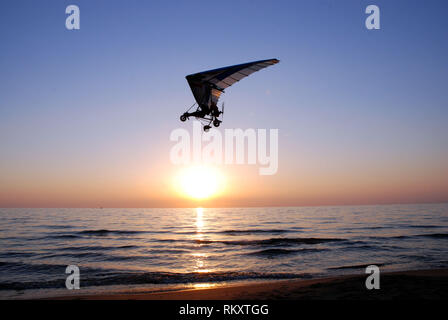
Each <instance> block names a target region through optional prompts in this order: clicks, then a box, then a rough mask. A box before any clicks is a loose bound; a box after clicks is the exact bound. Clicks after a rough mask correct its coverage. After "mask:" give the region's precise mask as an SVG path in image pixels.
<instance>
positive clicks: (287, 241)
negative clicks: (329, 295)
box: [193, 238, 346, 246]
mask: <svg viewBox="0 0 448 320" xmlns="http://www.w3.org/2000/svg"><path fill="white" fill-rule="evenodd" d="M193 241H194V242H195V243H198V244H214V243H219V244H226V245H239V246H244V245H252V246H253V245H261V246H264V245H273V246H278V245H291V244H319V243H326V242H335V241H346V239H341V238H269V239H261V240H230V241H228V240H193Z"/></svg>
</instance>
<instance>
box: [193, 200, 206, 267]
mask: <svg viewBox="0 0 448 320" xmlns="http://www.w3.org/2000/svg"><path fill="white" fill-rule="evenodd" d="M203 216H204V209H203V208H196V235H195V240H203V239H204V236H203V229H204V219H203ZM200 247H201V245H199V248H200ZM192 256H193V258H194V260H195V266H194V269H195V272H198V273H207V272H210V270H209V269H206V268H205V258H207V254H206V253H203V252H194V253H192Z"/></svg>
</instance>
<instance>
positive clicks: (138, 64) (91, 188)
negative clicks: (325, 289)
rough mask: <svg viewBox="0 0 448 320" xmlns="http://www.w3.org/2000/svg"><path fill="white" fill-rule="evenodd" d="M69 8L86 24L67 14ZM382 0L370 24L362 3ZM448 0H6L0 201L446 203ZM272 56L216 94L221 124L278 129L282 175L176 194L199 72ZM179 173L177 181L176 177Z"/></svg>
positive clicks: (0, 44)
mask: <svg viewBox="0 0 448 320" xmlns="http://www.w3.org/2000/svg"><path fill="white" fill-rule="evenodd" d="M70 4H75V5H78V6H79V8H80V30H71V31H70V30H67V29H66V28H65V19H66V17H67V15H66V14H65V8H66V7H67V6H68V5H70ZM370 4H375V5H377V6H378V7H379V8H380V26H381V29H380V30H367V29H366V27H365V19H366V17H367V14H365V8H366V7H367V5H370ZM446 12H448V3H447V2H446V1H434V0H429V1H422V0H420V1H412V0H409V1H404V0H403V1H399V0H396V1H377V0H373V1H355V0H347V1H336V0H326V1H323V0H322V1H316V0H307V1H297V0H294V1H248V0H241V1H224V2H217V1H183V0H181V1H137V0H131V1H118V0H116V1H115V0H114V1H105V0H104V1H103V0H94V1H92V0H89V1H85V0H71V1H50V0H48V1H47V0H46V1H42V0H41V1H22V0H14V1H12V0H7V1H1V2H0V14H1V18H0V150H1V151H0V207H99V206H102V207H191V206H197V205H202V206H211V207H220V206H230V207H232V206H234V207H241V206H296V205H297V206H314V205H357V204H385V203H417V202H445V201H448V148H447V146H448V126H447V125H446V124H447V120H448V82H447V81H446V79H447V74H448V61H447V57H448V41H447V38H448V21H447V19H446ZM269 58H278V59H279V60H280V63H279V64H277V65H275V66H272V67H269V68H267V69H265V70H262V71H260V72H258V73H255V74H253V75H251V76H250V77H248V78H247V79H243V80H242V81H241V82H239V83H237V84H235V85H234V86H232V87H231V88H228V89H227V90H226V93H225V95H223V97H222V100H223V101H225V104H226V110H225V112H226V113H225V118H224V122H223V124H222V126H221V127H220V130H224V129H226V128H242V129H246V128H265V129H268V130H269V129H274V128H275V129H278V130H279V153H278V159H279V166H278V172H277V173H276V174H275V175H271V176H260V175H259V174H258V167H257V166H253V165H223V166H221V167H220V171H221V173H222V174H223V176H225V186H224V187H223V189H222V190H221V192H220V194H219V195H217V196H215V197H212V198H210V199H206V200H201V201H197V200H193V199H191V198H188V197H184V196H182V195H180V194H179V193H178V192H177V190H176V176H177V173H178V171H179V170H181V168H179V166H176V165H174V164H172V163H171V162H170V159H169V154H170V149H171V148H172V146H173V144H174V143H173V142H172V141H170V140H169V137H170V133H171V132H172V131H173V130H174V129H177V128H184V129H187V130H191V128H192V123H191V121H190V122H185V123H181V122H180V121H179V116H180V114H182V113H183V112H184V111H185V110H186V109H187V108H188V107H189V106H190V105H192V104H193V102H194V99H193V96H192V94H191V91H190V89H189V87H188V85H187V82H186V80H185V76H186V75H187V74H191V73H196V72H199V71H203V70H208V69H213V68H218V67H223V66H228V65H233V64H239V63H243V62H249V61H253V60H261V59H269ZM173 181H174V182H173Z"/></svg>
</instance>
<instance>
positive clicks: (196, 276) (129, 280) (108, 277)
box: [0, 271, 310, 290]
mask: <svg viewBox="0 0 448 320" xmlns="http://www.w3.org/2000/svg"><path fill="white" fill-rule="evenodd" d="M299 278H310V275H308V274H297V273H264V272H237V271H234V272H233V271H228V272H209V273H200V272H199V273H198V272H190V273H170V272H142V273H115V274H105V275H95V276H93V275H92V276H84V277H83V278H82V286H83V287H90V286H109V285H138V284H142V285H143V284H176V283H202V282H217V281H232V280H255V279H258V280H271V279H272V280H273V279H299ZM44 288H65V277H64V278H61V279H53V280H49V281H29V282H0V290H27V289H44Z"/></svg>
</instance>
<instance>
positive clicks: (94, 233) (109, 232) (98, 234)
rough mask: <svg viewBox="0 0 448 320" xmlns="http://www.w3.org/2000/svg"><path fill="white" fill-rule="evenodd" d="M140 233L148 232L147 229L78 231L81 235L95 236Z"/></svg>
mask: <svg viewBox="0 0 448 320" xmlns="http://www.w3.org/2000/svg"><path fill="white" fill-rule="evenodd" d="M138 233H146V231H134V230H108V229H98V230H84V231H79V232H77V234H80V235H93V236H107V235H109V234H125V235H126V234H138Z"/></svg>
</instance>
